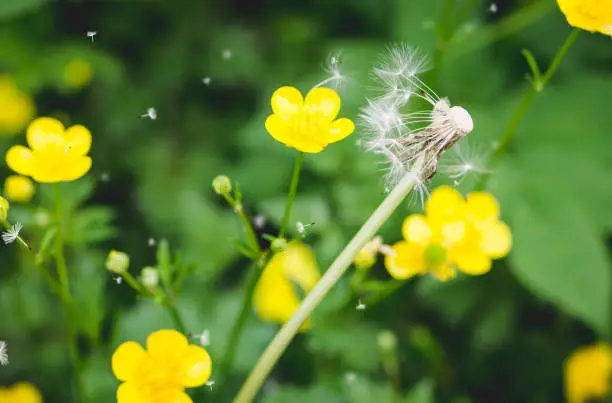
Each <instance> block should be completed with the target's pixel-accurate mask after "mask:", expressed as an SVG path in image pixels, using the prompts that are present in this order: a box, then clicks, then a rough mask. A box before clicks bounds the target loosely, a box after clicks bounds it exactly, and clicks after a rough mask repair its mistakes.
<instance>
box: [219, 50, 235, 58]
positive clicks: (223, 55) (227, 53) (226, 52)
mask: <svg viewBox="0 0 612 403" xmlns="http://www.w3.org/2000/svg"><path fill="white" fill-rule="evenodd" d="M221 58H222V59H223V60H230V59H231V58H232V51H231V49H223V51H222V52H221Z"/></svg>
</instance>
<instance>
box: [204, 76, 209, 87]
mask: <svg viewBox="0 0 612 403" xmlns="http://www.w3.org/2000/svg"><path fill="white" fill-rule="evenodd" d="M210 81H211V79H210V77H204V78H203V79H202V82H203V83H204V85H205V86H207V87H208V86H209V85H210Z"/></svg>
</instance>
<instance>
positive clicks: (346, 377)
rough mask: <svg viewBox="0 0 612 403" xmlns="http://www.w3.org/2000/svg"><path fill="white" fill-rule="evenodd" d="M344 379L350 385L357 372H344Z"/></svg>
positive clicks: (355, 378)
mask: <svg viewBox="0 0 612 403" xmlns="http://www.w3.org/2000/svg"><path fill="white" fill-rule="evenodd" d="M344 380H345V381H346V383H348V384H349V385H352V384H354V383H355V381H356V380H357V374H355V373H354V372H347V373H346V374H344Z"/></svg>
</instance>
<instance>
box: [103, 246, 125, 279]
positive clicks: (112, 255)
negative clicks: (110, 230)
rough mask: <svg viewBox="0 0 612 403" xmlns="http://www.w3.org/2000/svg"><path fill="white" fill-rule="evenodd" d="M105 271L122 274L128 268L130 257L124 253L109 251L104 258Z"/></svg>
mask: <svg viewBox="0 0 612 403" xmlns="http://www.w3.org/2000/svg"><path fill="white" fill-rule="evenodd" d="M105 265H106V269H107V270H108V271H110V272H113V273H117V274H122V273H125V272H126V271H127V269H128V268H129V267H130V256H129V255H128V254H127V253H125V252H119V251H116V250H114V249H113V250H111V251H110V252H109V253H108V256H107V257H106V263H105Z"/></svg>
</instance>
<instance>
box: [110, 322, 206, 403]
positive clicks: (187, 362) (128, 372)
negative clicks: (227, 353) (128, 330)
mask: <svg viewBox="0 0 612 403" xmlns="http://www.w3.org/2000/svg"><path fill="white" fill-rule="evenodd" d="M112 366H113V373H114V374H115V376H116V377H117V379H119V380H120V381H122V382H123V383H122V384H121V385H120V386H119V388H118V389H117V403H169V402H172V403H191V402H192V400H191V398H190V397H189V396H188V395H187V394H186V393H185V388H194V387H198V386H202V385H203V384H204V383H206V381H207V380H208V378H209V377H210V373H211V371H212V361H211V359H210V356H209V355H208V352H206V350H205V349H203V348H202V347H200V346H196V345H192V344H191V345H190V344H189V342H188V341H187V338H186V337H185V336H183V335H182V334H181V333H179V332H177V331H176V330H159V331H157V332H155V333H152V334H151V335H149V337H148V338H147V350H146V351H145V350H144V349H143V348H142V347H141V346H140V344H138V343H137V342H135V341H128V342H125V343H123V344H121V345H120V346H119V347H118V348H117V350H116V351H115V353H114V354H113V358H112Z"/></svg>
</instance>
